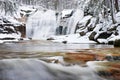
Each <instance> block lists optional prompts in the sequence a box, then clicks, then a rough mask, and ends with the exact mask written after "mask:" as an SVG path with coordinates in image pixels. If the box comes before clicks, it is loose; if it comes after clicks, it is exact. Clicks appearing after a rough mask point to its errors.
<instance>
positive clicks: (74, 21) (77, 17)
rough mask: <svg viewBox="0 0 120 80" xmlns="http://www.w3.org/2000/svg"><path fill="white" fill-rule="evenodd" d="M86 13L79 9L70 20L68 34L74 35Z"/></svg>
mask: <svg viewBox="0 0 120 80" xmlns="http://www.w3.org/2000/svg"><path fill="white" fill-rule="evenodd" d="M83 16H84V12H83V11H82V10H80V9H77V10H76V11H75V13H74V14H73V15H72V17H71V18H70V20H69V22H68V25H67V34H74V33H75V29H76V26H77V23H78V22H79V21H80V20H81V19H82V18H83Z"/></svg>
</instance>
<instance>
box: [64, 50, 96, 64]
mask: <svg viewBox="0 0 120 80" xmlns="http://www.w3.org/2000/svg"><path fill="white" fill-rule="evenodd" d="M64 60H65V62H68V63H80V62H87V61H94V60H95V55H94V54H90V53H84V52H83V53H82V52H80V53H77V52H74V53H66V54H65V56H64Z"/></svg>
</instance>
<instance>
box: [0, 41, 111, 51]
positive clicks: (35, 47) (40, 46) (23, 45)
mask: <svg viewBox="0 0 120 80" xmlns="http://www.w3.org/2000/svg"><path fill="white" fill-rule="evenodd" d="M91 48H113V46H112V45H101V44H99V45H97V44H63V43H53V42H50V41H21V42H18V43H6V44H1V46H0V51H9V52H68V51H75V50H78V49H91Z"/></svg>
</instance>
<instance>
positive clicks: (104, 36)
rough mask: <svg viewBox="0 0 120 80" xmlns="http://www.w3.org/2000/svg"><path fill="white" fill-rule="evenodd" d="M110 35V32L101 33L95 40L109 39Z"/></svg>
mask: <svg viewBox="0 0 120 80" xmlns="http://www.w3.org/2000/svg"><path fill="white" fill-rule="evenodd" d="M111 35H112V33H111V32H110V33H109V32H103V33H100V34H99V36H98V37H97V38H96V39H98V38H101V39H107V38H108V37H110V36H111Z"/></svg>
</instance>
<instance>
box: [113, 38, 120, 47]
mask: <svg viewBox="0 0 120 80" xmlns="http://www.w3.org/2000/svg"><path fill="white" fill-rule="evenodd" d="M114 46H115V47H120V39H116V40H115V42H114Z"/></svg>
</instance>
